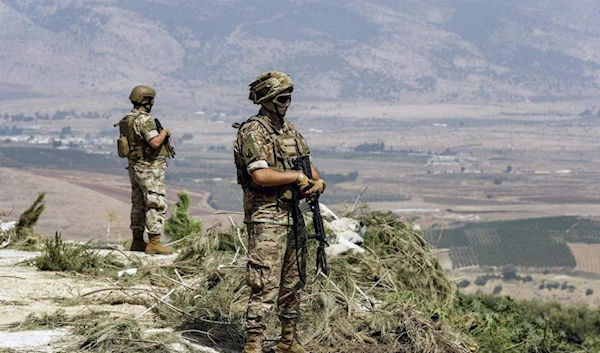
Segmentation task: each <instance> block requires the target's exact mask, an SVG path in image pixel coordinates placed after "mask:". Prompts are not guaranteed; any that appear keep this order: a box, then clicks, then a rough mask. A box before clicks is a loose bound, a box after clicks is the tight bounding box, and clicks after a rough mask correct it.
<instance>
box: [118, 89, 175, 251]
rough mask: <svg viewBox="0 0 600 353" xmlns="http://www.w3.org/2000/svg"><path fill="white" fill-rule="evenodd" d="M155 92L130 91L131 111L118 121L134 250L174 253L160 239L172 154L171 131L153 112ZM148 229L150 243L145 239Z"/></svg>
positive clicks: (148, 90)
mask: <svg viewBox="0 0 600 353" xmlns="http://www.w3.org/2000/svg"><path fill="white" fill-rule="evenodd" d="M155 96H156V92H155V91H154V89H152V88H151V87H148V86H136V87H135V88H133V90H132V91H131V94H130V95H129V100H131V103H132V104H133V109H132V110H131V113H129V114H127V115H126V116H125V117H124V118H123V119H122V120H121V122H120V123H119V127H120V130H121V137H120V139H119V141H118V148H119V155H120V156H121V157H127V159H128V166H127V169H128V170H129V180H130V181H131V225H130V228H131V231H132V232H133V241H132V243H131V248H130V250H131V251H144V252H146V253H147V254H165V255H168V254H172V253H173V249H171V248H168V247H165V246H164V245H162V244H161V243H160V236H161V233H162V230H163V225H164V223H165V215H166V211H167V200H166V196H167V194H166V190H165V168H166V165H167V157H173V155H172V152H171V151H172V149H169V148H167V143H168V138H169V136H170V135H171V134H170V132H169V131H168V130H167V129H162V130H160V132H159V131H157V127H156V123H155V122H154V120H153V119H152V117H151V116H150V110H152V105H153V104H154V97H155ZM144 230H145V231H146V232H147V233H148V241H149V242H148V244H146V242H145V241H144Z"/></svg>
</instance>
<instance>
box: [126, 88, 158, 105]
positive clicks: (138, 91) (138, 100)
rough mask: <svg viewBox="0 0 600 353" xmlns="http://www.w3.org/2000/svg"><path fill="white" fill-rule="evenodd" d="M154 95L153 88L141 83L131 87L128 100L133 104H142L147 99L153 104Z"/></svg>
mask: <svg viewBox="0 0 600 353" xmlns="http://www.w3.org/2000/svg"><path fill="white" fill-rule="evenodd" d="M154 97H156V92H155V91H154V88H152V87H149V86H143V85H141V86H135V87H134V88H133V90H132V91H131V94H130V95H129V100H130V101H131V103H133V104H143V103H145V102H148V101H150V104H153V103H154Z"/></svg>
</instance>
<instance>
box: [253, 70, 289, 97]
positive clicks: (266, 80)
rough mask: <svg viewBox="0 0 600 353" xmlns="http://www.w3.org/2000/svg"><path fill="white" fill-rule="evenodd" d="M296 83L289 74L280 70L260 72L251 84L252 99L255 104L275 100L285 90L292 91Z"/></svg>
mask: <svg viewBox="0 0 600 353" xmlns="http://www.w3.org/2000/svg"><path fill="white" fill-rule="evenodd" d="M293 89H294V83H293V82H292V79H291V78H290V76H289V75H287V74H285V73H283V72H279V71H267V72H263V73H262V74H260V75H259V76H258V77H257V78H256V79H255V80H254V82H252V83H251V84H250V96H249V97H248V99H250V100H251V101H252V102H253V103H254V104H262V103H265V102H269V101H271V100H273V98H275V97H276V96H277V95H279V94H280V93H281V92H283V91H286V90H287V91H288V92H290V93H291V92H292V90H293Z"/></svg>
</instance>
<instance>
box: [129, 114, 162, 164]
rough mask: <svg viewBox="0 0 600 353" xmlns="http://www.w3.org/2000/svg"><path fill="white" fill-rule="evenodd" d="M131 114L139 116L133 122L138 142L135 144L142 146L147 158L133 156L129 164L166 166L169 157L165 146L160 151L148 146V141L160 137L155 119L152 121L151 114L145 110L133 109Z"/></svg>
mask: <svg viewBox="0 0 600 353" xmlns="http://www.w3.org/2000/svg"><path fill="white" fill-rule="evenodd" d="M130 114H137V117H136V118H135V120H134V121H133V132H134V134H135V136H136V141H135V142H134V143H136V144H141V145H142V147H143V149H144V150H145V152H144V155H145V157H146V158H141V156H137V155H132V156H131V157H130V158H129V163H130V164H135V165H137V166H148V167H154V166H164V165H165V164H166V156H167V153H166V150H165V146H164V145H163V146H161V147H160V148H159V149H157V150H153V149H152V147H150V145H149V144H148V141H150V140H151V139H152V138H154V137H156V136H158V130H157V129H156V124H155V123H154V119H152V116H151V115H150V114H149V113H147V112H145V111H143V110H137V109H132V110H131V113H130ZM130 143H131V142H130Z"/></svg>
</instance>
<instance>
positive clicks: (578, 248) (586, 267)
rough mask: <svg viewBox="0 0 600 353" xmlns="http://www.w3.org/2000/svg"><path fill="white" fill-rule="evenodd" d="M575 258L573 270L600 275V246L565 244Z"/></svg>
mask: <svg viewBox="0 0 600 353" xmlns="http://www.w3.org/2000/svg"><path fill="white" fill-rule="evenodd" d="M567 245H568V246H569V248H570V249H571V252H572V253H573V256H575V261H576V262H577V266H575V270H577V271H581V272H587V273H600V244H575V243H569V244H567Z"/></svg>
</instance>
